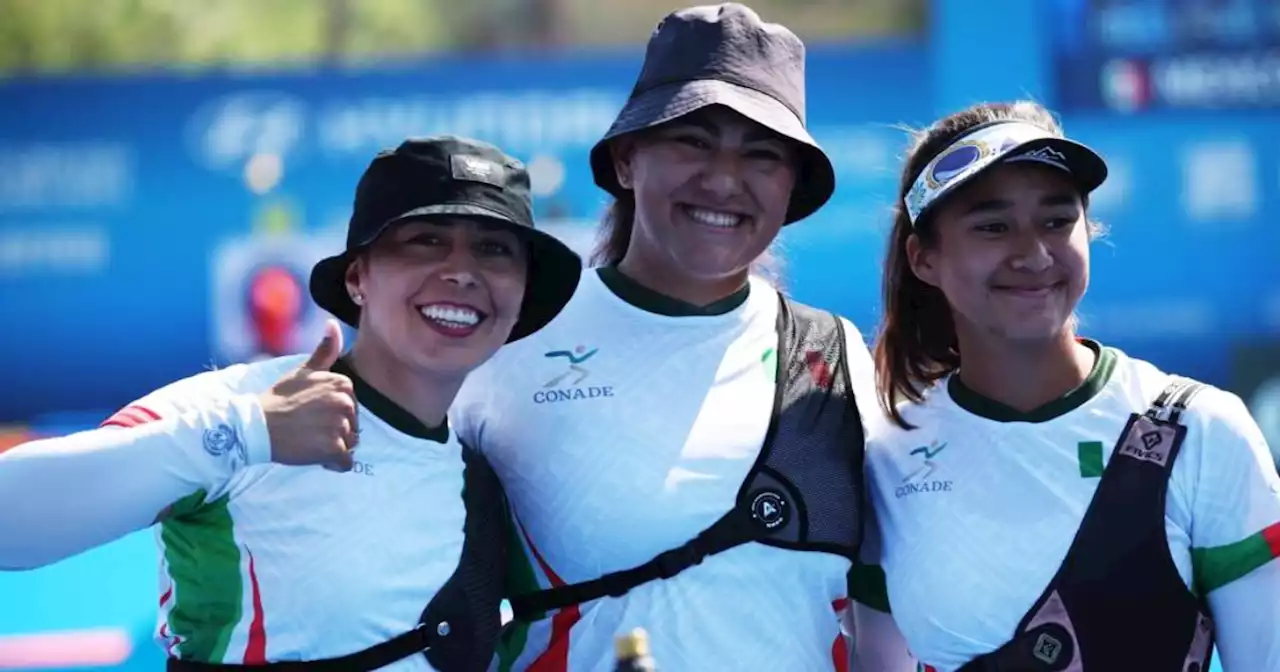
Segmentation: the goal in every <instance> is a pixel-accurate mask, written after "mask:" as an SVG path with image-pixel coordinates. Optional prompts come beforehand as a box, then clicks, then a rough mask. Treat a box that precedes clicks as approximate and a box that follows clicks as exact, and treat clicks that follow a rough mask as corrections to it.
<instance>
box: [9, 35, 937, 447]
mask: <svg viewBox="0 0 1280 672" xmlns="http://www.w3.org/2000/svg"><path fill="white" fill-rule="evenodd" d="M919 53H920V52H919V50H918V49H916V48H914V46H913V45H900V46H893V45H891V46H886V47H882V48H878V49H870V50H866V49H864V50H860V51H858V52H856V53H850V52H848V51H845V50H829V51H823V50H821V49H816V50H814V52H813V55H812V60H811V65H810V71H809V82H810V87H811V94H810V100H809V116H810V123H811V125H812V127H813V131H814V134H815V135H816V136H817V137H818V138H819V139H820V140H821V141H822V142H824V143H825V144H826V145H827V146H828V148H829V149H830V151H831V153H832V156H833V159H834V160H835V162H836V164H837V166H838V171H839V180H840V185H841V187H840V193H839V196H838V198H837V199H835V201H833V202H832V204H831V205H830V206H828V208H827V209H826V210H825V211H824V213H823V214H822V216H820V217H815V218H814V219H813V220H812V221H808V222H805V223H804V224H803V225H801V226H800V227H797V232H799V231H801V230H803V231H804V232H803V233H797V235H795V236H794V242H795V244H796V246H797V248H798V250H797V254H798V256H797V262H798V261H799V260H800V259H803V258H805V257H804V255H802V254H799V250H804V254H809V253H810V252H809V250H810V249H813V250H814V252H813V254H816V255H817V257H816V258H818V259H820V260H821V259H825V258H827V256H828V255H829V254H831V253H832V252H833V251H834V250H838V249H843V250H852V251H853V253H854V254H861V255H862V256H861V257H860V261H859V262H857V263H853V264H848V263H841V264H839V266H837V268H840V269H842V270H841V274H842V275H844V276H846V277H843V278H842V279H841V280H840V282H839V284H840V286H841V287H842V289H841V290H840V291H839V292H837V293H835V296H837V297H838V299H839V300H838V304H839V306H840V307H841V308H844V309H853V310H852V312H853V313H854V317H858V316H862V317H863V319H868V317H867V316H870V315H871V314H872V313H871V310H872V306H873V305H874V303H875V302H876V301H875V296H876V290H875V283H876V272H875V262H874V259H875V257H876V254H877V252H878V249H879V245H880V237H879V234H877V233H876V228H877V226H878V225H879V224H881V223H883V222H884V221H885V220H886V219H887V214H886V213H887V211H888V207H889V204H890V199H891V194H892V192H893V189H894V185H895V175H894V171H895V168H896V164H897V161H898V155H899V153H900V151H901V149H902V143H903V141H904V136H903V135H902V133H901V132H899V131H898V130H896V129H895V128H894V127H893V124H895V123H898V122H907V123H920V122H921V121H923V119H922V117H923V116H924V115H925V114H927V109H928V105H927V97H928V86H927V80H928V78H927V76H926V75H925V72H924V70H925V63H924V61H923V59H922V58H921V57H920V55H919ZM638 67H639V54H638V53H631V54H623V55H616V56H609V57H598V58H573V59H570V58H568V57H565V58H547V59H542V60H538V61H530V60H527V59H516V58H490V59H477V58H475V57H472V56H468V57H466V58H465V59H461V58H459V59H443V60H437V61H431V62H428V63H415V64H412V65H404V66H402V67H399V68H396V67H390V68H389V67H379V69H377V70H367V71H344V70H333V71H316V72H303V73H290V74H281V75H269V74H262V75H253V76H230V75H223V76H213V77H202V78H198V79H193V78H184V77H176V76H163V77H161V76H157V77H142V78H129V79H63V80H49V81H32V82H19V83H14V84H9V85H5V86H2V87H0V312H2V313H3V314H4V315H5V316H6V317H7V319H8V327H9V328H7V329H5V330H4V332H3V334H0V356H3V357H4V358H5V360H6V361H7V362H8V364H7V365H6V367H5V371H6V379H7V380H8V382H9V383H10V384H12V385H13V386H14V387H13V389H20V390H22V393H21V394H20V395H6V397H5V398H4V400H3V403H2V404H0V422H4V421H29V420H31V419H33V418H36V417H37V416H40V415H41V414H45V413H49V412H53V411H65V410H85V411H92V412H98V411H104V410H110V409H113V408H115V407H117V406H119V405H121V404H124V403H126V402H128V401H129V400H131V399H132V398H134V397H136V396H138V395H141V394H143V393H145V392H147V391H150V390H151V389H154V388H156V387H158V386H160V385H163V384H165V383H167V382H169V381H171V380H174V379H176V378H180V377H184V376H187V375H191V374H192V373H195V372H198V371H199V370H201V369H202V368H205V367H207V366H209V365H225V364H226V363H228V362H231V361H240V360H243V359H245V358H248V357H251V356H252V355H253V353H254V352H256V351H260V352H262V353H265V354H270V353H271V352H272V351H274V350H280V349H283V350H286V351H288V350H294V351H296V350H302V349H306V348H308V347H310V344H311V342H312V337H313V336H314V333H315V329H316V328H317V325H318V324H320V323H321V322H322V317H323V316H322V315H319V314H318V311H316V310H315V309H314V307H313V306H311V305H310V301H309V298H307V297H306V294H305V278H306V273H307V272H308V270H309V267H310V264H311V263H312V262H313V261H314V260H315V259H316V258H318V257H319V256H322V255H323V254H328V253H332V252H334V251H336V250H338V249H340V247H341V244H342V235H343V230H344V228H345V225H346V218H347V217H348V215H349V208H350V202H351V197H352V194H353V191H354V187H355V184H356V181H357V180H358V178H359V176H360V174H361V172H362V171H363V170H364V168H365V166H366V165H367V164H368V162H369V160H370V159H371V158H372V157H373V155H374V153H375V152H377V151H378V150H381V149H383V148H386V147H389V146H394V145H396V144H398V143H399V142H400V141H401V140H403V139H404V138H405V137H408V136H414V135H426V134H432V133H442V132H449V133H457V134H461V135H468V136H473V137H477V138H481V139H484V140H488V141H490V142H494V143H496V144H498V145H499V146H502V147H503V148H505V149H507V150H508V151H510V152H512V153H514V154H516V155H517V156H519V157H520V158H522V159H523V160H525V161H526V162H528V163H529V165H530V169H531V172H532V173H533V175H534V181H535V189H536V190H537V191H538V204H539V210H540V216H541V218H542V220H543V221H544V222H547V223H549V224H550V225H552V226H553V227H554V228H555V229H556V230H557V231H558V232H560V233H562V234H564V235H565V236H566V237H568V238H571V239H573V240H574V241H576V243H577V244H578V245H580V246H581V245H589V244H590V240H591V236H590V234H591V231H590V226H591V225H592V223H593V222H594V221H595V220H596V219H597V218H598V216H599V214H600V213H601V211H602V209H603V207H604V205H605V200H604V196H603V192H601V191H600V190H599V189H597V188H596V187H595V186H594V184H593V183H592V181H591V176H590V172H589V169H588V163H587V151H588V150H589V149H590V147H591V146H592V144H594V143H595V142H596V141H597V140H598V139H599V138H600V136H601V135H602V134H603V132H604V131H605V130H606V129H607V128H608V126H609V124H610V123H611V122H612V120H613V117H614V115H615V114H616V113H617V111H618V109H619V108H620V106H621V104H622V102H623V101H624V100H625V98H626V95H627V94H628V92H629V91H630V88H631V84H632V82H633V81H634V77H635V75H636V72H637V70H638ZM820 263H823V262H820ZM829 269H830V267H829V266H828V267H825V268H824V270H822V271H821V272H819V268H818V267H817V266H811V265H809V264H800V263H797V264H796V265H795V266H793V268H792V272H793V277H794V279H795V281H796V285H797V287H817V286H819V284H820V283H819V282H818V281H816V278H819V277H821V278H823V282H824V283H825V281H826V280H828V279H829V278H830V274H829V272H828V271H829ZM299 295H301V297H302V300H299V298H298V296H299ZM828 296H831V294H830V293H828ZM289 325H295V327H296V328H293V329H290V328H289Z"/></svg>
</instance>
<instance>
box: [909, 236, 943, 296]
mask: <svg viewBox="0 0 1280 672" xmlns="http://www.w3.org/2000/svg"><path fill="white" fill-rule="evenodd" d="M937 262H938V250H937V249H936V248H929V247H926V246H925V244H924V242H923V241H921V240H920V236H917V235H916V234H914V233H913V234H911V235H910V236H907V263H908V264H910V266H911V272H912V273H914V274H915V276H916V277H917V278H919V279H920V281H921V282H923V283H925V284H926V285H930V286H932V287H938V266H937Z"/></svg>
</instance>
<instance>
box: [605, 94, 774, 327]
mask: <svg viewBox="0 0 1280 672" xmlns="http://www.w3.org/2000/svg"><path fill="white" fill-rule="evenodd" d="M610 149H611V151H612V154H613V158H614V168H615V170H616V171H617V176H618V181H619V183H620V184H621V185H622V186H623V187H626V188H630V189H631V190H633V192H634V193H635V201H636V221H635V226H634V229H633V233H632V237H631V244H630V247H629V248H628V249H627V253H626V255H625V256H624V257H623V259H622V262H621V263H620V264H619V268H620V269H621V270H622V272H623V273H625V274H627V275H628V276H629V277H631V278H633V279H634V280H636V281H637V282H639V283H641V284H643V285H645V286H647V287H649V288H650V289H653V290H655V291H658V292H661V293H663V294H666V295H668V296H672V297H675V298H678V299H681V300H683V301H686V302H688V303H692V304H695V305H706V304H709V303H712V302H714V301H717V300H719V299H722V298H724V297H726V296H728V295H730V294H732V293H733V292H735V291H737V290H738V289H740V288H741V287H742V286H743V284H744V283H745V282H746V279H747V273H748V269H749V267H750V265H751V264H752V262H754V261H755V260H756V259H757V258H758V257H759V256H760V255H761V254H762V253H763V252H764V251H765V250H766V249H767V248H768V247H769V244H770V243H772V242H773V240H774V238H776V237H777V235H778V231H779V230H780V229H781V228H782V223H783V221H784V220H785V218H786V214H787V206H788V204H789V203H790V200H791V191H792V189H793V188H794V186H795V179H796V169H795V165H796V155H795V149H794V147H793V146H792V144H791V142H790V141H789V140H786V139H784V138H783V137H781V136H779V135H777V134H776V133H774V132H772V131H770V130H768V129H767V128H765V127H764V126H762V125H760V124H757V123H755V122H753V121H751V120H749V119H747V118H746V117H743V116H742V115H739V114H737V113H736V112H733V111H731V110H729V109H728V108H725V107H721V106H712V107H708V108H703V109H702V110H699V111H697V112H693V113H690V114H688V115H686V116H683V117H680V118H679V119H677V120H675V121H672V122H669V123H667V124H663V125H662V126H659V127H655V128H653V129H650V130H646V131H640V132H637V133H633V134H629V135H625V136H621V137H619V138H617V139H616V140H614V141H613V143H612V145H611V146H610Z"/></svg>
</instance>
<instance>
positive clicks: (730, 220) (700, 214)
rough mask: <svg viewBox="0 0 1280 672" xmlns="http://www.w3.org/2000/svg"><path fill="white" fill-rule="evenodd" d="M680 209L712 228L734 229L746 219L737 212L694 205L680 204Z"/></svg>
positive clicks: (690, 217)
mask: <svg viewBox="0 0 1280 672" xmlns="http://www.w3.org/2000/svg"><path fill="white" fill-rule="evenodd" d="M680 209H681V211H683V212H684V214H685V215H686V216H687V217H688V218H689V219H692V220H693V221H695V222H697V223H699V224H702V225H704V226H708V227H711V228H713V229H723V230H731V229H736V228H738V227H739V226H742V225H743V224H744V223H745V222H746V221H747V217H746V216H745V215H743V214H741V213H737V212H728V211H725V210H716V209H713V208H703V207H700V206H696V205H682V206H680Z"/></svg>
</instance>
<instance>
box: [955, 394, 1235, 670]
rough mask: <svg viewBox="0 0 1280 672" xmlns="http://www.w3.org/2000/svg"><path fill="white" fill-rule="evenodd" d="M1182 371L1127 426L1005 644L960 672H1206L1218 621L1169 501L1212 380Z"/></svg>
mask: <svg viewBox="0 0 1280 672" xmlns="http://www.w3.org/2000/svg"><path fill="white" fill-rule="evenodd" d="M1203 387H1204V386H1203V385H1202V384H1201V383H1198V382H1195V381H1192V380H1188V379H1183V378H1175V379H1174V380H1173V381H1172V382H1171V383H1170V384H1169V385H1168V386H1167V387H1166V388H1165V389H1164V391H1162V392H1161V393H1160V395H1159V396H1158V397H1157V398H1156V400H1155V401H1154V402H1153V403H1152V404H1151V406H1150V408H1149V409H1148V410H1147V411H1146V412H1145V413H1134V414H1132V415H1131V416H1130V418H1129V421H1128V423H1127V424H1126V425H1125V428H1124V432H1123V433H1122V434H1121V437H1120V440H1119V441H1118V442H1117V444H1116V447H1115V450H1114V452H1113V453H1112V456H1111V459H1110V460H1109V461H1108V464H1107V467H1106V469H1104V470H1103V474H1102V479H1101V481H1100V482H1099V483H1098V487H1097V490H1096V491H1095V492H1094V496H1093V499H1092V501H1090V503H1089V508H1088V509H1087V510H1086V512H1085V515H1084V519H1083V521H1082V522H1081V524H1080V528H1079V530H1078V531H1077V532H1076V536H1075V539H1074V540H1073V541H1072V544H1071V547H1070V549H1069V550H1068V551H1067V555H1066V558H1065V559H1064V560H1063V561H1062V565H1061V566H1060V567H1059V568H1058V571H1057V573H1056V574H1055V575H1054V577H1053V579H1052V580H1051V581H1050V582H1049V585H1048V586H1047V587H1046V588H1045V590H1044V592H1043V593H1041V595H1040V598H1039V599H1037V600H1036V602H1035V604H1034V605H1033V606H1032V607H1031V609H1030V610H1028V611H1027V614H1026V615H1025V616H1024V617H1023V618H1022V621H1021V622H1020V623H1019V624H1018V628H1017V630H1016V631H1015V633H1016V634H1015V635H1014V636H1013V638H1012V639H1010V641H1009V642H1007V643H1006V644H1005V645H1004V646H1002V647H1000V648H999V649H997V650H996V651H993V652H992V653H989V654H986V655H983V656H979V657H978V658H975V659H973V660H971V661H969V662H968V663H967V664H965V665H964V666H963V667H961V668H960V672H1084V671H1085V670H1087V671H1088V672H1129V671H1131V670H1144V671H1145V670H1150V671H1151V672H1166V671H1167V672H1202V671H1204V670H1207V669H1208V666H1209V662H1210V655H1211V653H1212V648H1213V625H1212V622H1211V621H1210V619H1209V617H1208V615H1207V614H1208V611H1207V609H1206V608H1205V606H1204V604H1203V601H1202V599H1201V598H1199V597H1196V596H1195V595H1194V594H1193V593H1192V592H1191V591H1190V590H1188V588H1187V586H1186V584H1185V583H1184V582H1183V580H1182V577H1181V575H1180V574H1179V573H1178V570H1177V567H1176V566H1175V565H1174V563H1173V559H1172V557H1171V556H1170V553H1169V545H1168V539H1167V537H1166V533H1165V501H1166V495H1167V490H1168V481H1169V474H1170V473H1171V472H1172V470H1173V465H1174V462H1175V460H1176V459H1177V457H1178V453H1179V450H1180V449H1181V447H1182V443H1183V440H1184V439H1185V437H1186V432H1187V428H1186V426H1185V425H1184V424H1182V422H1181V420H1182V417H1181V416H1182V414H1183V412H1184V411H1186V409H1187V405H1188V404H1189V403H1190V402H1191V399H1192V398H1193V397H1194V396H1195V395H1196V394H1197V393H1198V392H1199V391H1200V390H1201V389H1203Z"/></svg>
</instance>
